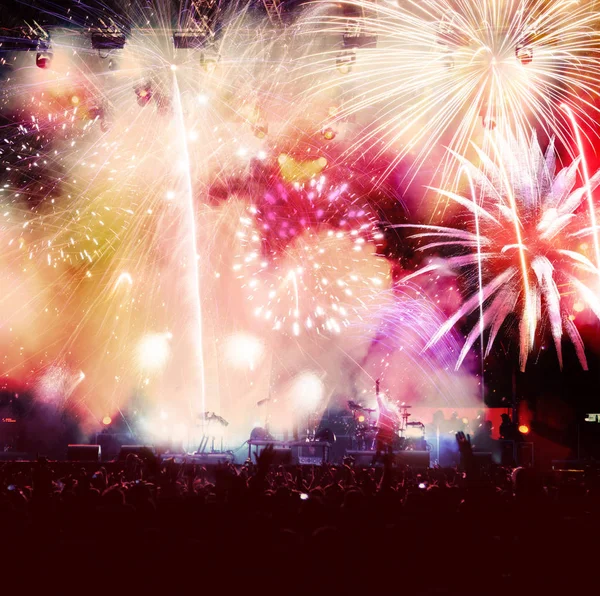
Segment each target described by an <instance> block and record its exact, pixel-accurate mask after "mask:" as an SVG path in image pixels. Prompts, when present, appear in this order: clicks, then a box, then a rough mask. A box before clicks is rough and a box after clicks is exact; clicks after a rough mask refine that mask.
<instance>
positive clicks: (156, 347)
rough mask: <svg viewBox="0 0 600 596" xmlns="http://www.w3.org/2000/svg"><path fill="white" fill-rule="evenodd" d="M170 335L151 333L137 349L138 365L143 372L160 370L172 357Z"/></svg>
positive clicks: (142, 340) (141, 341)
mask: <svg viewBox="0 0 600 596" xmlns="http://www.w3.org/2000/svg"><path fill="white" fill-rule="evenodd" d="M171 337H172V336H171V334H170V333H151V334H149V335H146V336H145V337H143V338H142V339H141V340H140V342H139V344H138V347H137V356H138V363H139V366H140V368H141V369H142V370H160V369H161V368H163V367H164V365H165V364H166V363H167V360H168V358H169V355H170V351H171V350H170V345H169V340H170V339H171Z"/></svg>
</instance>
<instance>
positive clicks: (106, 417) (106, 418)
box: [102, 416, 112, 426]
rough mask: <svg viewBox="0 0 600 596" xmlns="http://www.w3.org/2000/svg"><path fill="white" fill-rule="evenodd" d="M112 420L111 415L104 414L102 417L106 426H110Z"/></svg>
mask: <svg viewBox="0 0 600 596" xmlns="http://www.w3.org/2000/svg"><path fill="white" fill-rule="evenodd" d="M111 422H112V418H111V417H110V416H104V418H102V424H104V426H108V425H109V424H110V423H111Z"/></svg>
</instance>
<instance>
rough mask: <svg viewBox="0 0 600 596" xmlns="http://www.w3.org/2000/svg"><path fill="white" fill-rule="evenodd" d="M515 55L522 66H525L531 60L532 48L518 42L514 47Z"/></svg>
mask: <svg viewBox="0 0 600 596" xmlns="http://www.w3.org/2000/svg"><path fill="white" fill-rule="evenodd" d="M515 56H516V57H517V60H518V61H519V62H520V63H521V64H522V65H523V66H527V65H528V64H531V62H532V61H533V49H532V48H531V46H527V45H525V44H519V45H517V47H516V48H515Z"/></svg>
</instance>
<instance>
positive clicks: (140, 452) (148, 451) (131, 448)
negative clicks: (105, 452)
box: [119, 445, 155, 461]
mask: <svg viewBox="0 0 600 596" xmlns="http://www.w3.org/2000/svg"><path fill="white" fill-rule="evenodd" d="M131 453H132V454H133V455H137V456H138V457H139V458H141V459H148V458H152V457H154V455H155V453H154V447H152V446H149V445H123V446H122V447H121V450H120V451H119V461H125V460H126V459H127V456H128V455H129V454H131Z"/></svg>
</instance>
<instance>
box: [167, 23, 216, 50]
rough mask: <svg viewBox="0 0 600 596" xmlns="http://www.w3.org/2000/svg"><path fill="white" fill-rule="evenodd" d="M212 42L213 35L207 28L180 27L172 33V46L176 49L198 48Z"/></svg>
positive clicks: (207, 45)
mask: <svg viewBox="0 0 600 596" xmlns="http://www.w3.org/2000/svg"><path fill="white" fill-rule="evenodd" d="M213 43H214V35H213V33H212V31H210V29H209V28H206V27H202V28H200V29H182V30H179V31H175V32H174V33H173V46H174V47H175V49H176V50H198V49H204V48H207V47H209V46H210V45H212V44H213Z"/></svg>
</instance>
